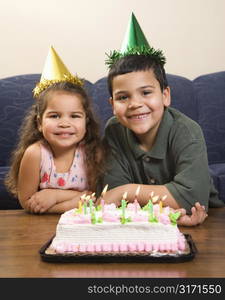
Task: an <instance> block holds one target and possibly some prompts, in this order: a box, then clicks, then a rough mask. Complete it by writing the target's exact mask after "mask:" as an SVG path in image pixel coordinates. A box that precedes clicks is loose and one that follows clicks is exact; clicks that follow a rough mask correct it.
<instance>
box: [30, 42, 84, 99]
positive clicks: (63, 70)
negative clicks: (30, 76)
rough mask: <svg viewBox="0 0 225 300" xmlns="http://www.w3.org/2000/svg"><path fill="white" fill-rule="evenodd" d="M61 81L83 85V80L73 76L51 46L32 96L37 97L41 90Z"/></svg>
mask: <svg viewBox="0 0 225 300" xmlns="http://www.w3.org/2000/svg"><path fill="white" fill-rule="evenodd" d="M62 81H68V82H71V83H73V84H77V85H80V86H81V85H83V80H81V79H80V78H79V77H77V76H73V75H72V74H71V73H70V72H69V70H68V69H67V67H66V66H65V65H64V63H63V61H62V60H61V58H60V57H59V55H58V54H57V53H56V51H55V49H54V48H53V47H52V46H51V47H50V49H49V52H48V56H47V58H46V61H45V65H44V69H43V72H42V75H41V79H40V82H39V83H38V84H37V85H36V87H35V88H34V90H33V93H34V96H35V97H37V96H38V95H39V94H40V93H41V92H42V91H43V90H45V89H46V88H47V87H49V86H50V85H52V84H53V83H57V82H62Z"/></svg>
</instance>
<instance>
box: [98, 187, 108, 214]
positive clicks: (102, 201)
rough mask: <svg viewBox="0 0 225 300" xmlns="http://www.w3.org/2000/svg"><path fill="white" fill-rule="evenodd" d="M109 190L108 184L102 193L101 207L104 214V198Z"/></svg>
mask: <svg viewBox="0 0 225 300" xmlns="http://www.w3.org/2000/svg"><path fill="white" fill-rule="evenodd" d="M107 189H108V184H106V186H105V187H104V189H103V191H102V193H101V202H100V205H101V207H102V212H104V205H105V200H104V196H105V193H106V191H107Z"/></svg>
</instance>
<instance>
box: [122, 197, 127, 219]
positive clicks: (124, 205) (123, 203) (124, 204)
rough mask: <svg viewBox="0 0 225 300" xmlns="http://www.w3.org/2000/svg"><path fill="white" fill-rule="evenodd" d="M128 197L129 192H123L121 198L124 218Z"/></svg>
mask: <svg viewBox="0 0 225 300" xmlns="http://www.w3.org/2000/svg"><path fill="white" fill-rule="evenodd" d="M126 199H127V192H125V193H124V194H123V197H122V200H121V207H122V218H123V219H125V209H126Z"/></svg>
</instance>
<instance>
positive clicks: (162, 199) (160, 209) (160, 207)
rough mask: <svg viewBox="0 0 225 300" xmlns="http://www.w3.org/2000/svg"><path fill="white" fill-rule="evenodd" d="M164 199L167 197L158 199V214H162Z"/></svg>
mask: <svg viewBox="0 0 225 300" xmlns="http://www.w3.org/2000/svg"><path fill="white" fill-rule="evenodd" d="M166 198H167V195H164V196H163V197H162V198H161V199H160V201H159V211H160V213H162V211H163V201H165V199H166Z"/></svg>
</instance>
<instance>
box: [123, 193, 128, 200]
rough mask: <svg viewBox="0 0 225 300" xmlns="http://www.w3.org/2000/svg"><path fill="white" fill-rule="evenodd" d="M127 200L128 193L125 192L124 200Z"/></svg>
mask: <svg viewBox="0 0 225 300" xmlns="http://www.w3.org/2000/svg"><path fill="white" fill-rule="evenodd" d="M126 199H127V192H125V193H124V194H123V200H126Z"/></svg>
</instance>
